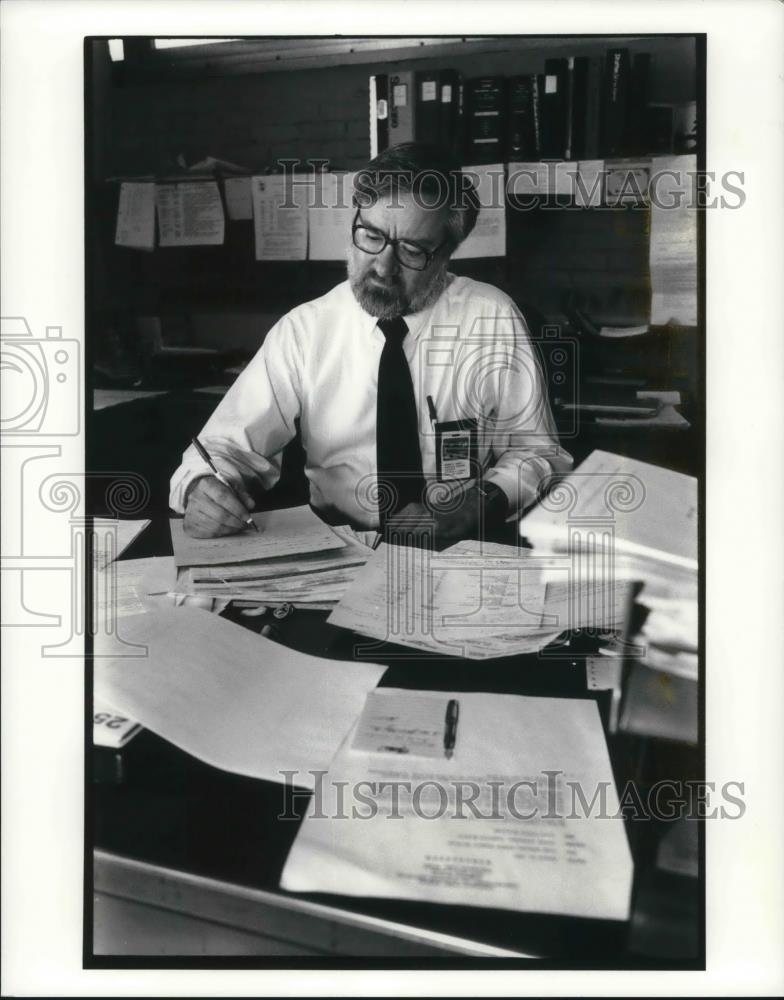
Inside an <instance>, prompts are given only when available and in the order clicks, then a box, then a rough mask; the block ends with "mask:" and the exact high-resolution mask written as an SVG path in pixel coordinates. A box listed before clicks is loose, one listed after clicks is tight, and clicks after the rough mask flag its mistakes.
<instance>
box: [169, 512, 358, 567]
mask: <svg viewBox="0 0 784 1000" xmlns="http://www.w3.org/2000/svg"><path fill="white" fill-rule="evenodd" d="M251 516H252V517H253V521H254V523H255V524H256V525H257V527H258V529H259V530H258V532H256V531H254V530H253V529H252V528H248V529H247V530H245V531H243V532H240V534H238V535H224V536H223V537H222V538H192V537H191V536H190V535H186V534H185V530H184V528H183V523H182V521H181V520H180V519H178V518H172V519H171V521H170V525H171V536H172V546H173V547H174V561H175V563H176V564H177V565H178V566H211V565H215V564H216V563H238V562H247V561H249V560H251V559H271V558H274V557H277V556H291V555H296V554H297V553H300V552H323V551H324V550H326V549H340V548H343V546H344V545H345V544H346V543H345V542H344V541H343V540H342V539H340V538H338V536H337V535H336V534H335V533H334V532H333V531H332V530H331V529H330V527H329V525H327V524H324V522H323V521H321V520H320V519H319V518H318V517H317V516H316V515H315V514H314V513H313V511H312V510H311V509H310V507H307V506H302V507H291V508H289V509H288V510H268V511H263V512H262V513H260V514H253V515H251Z"/></svg>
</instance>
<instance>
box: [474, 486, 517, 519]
mask: <svg viewBox="0 0 784 1000" xmlns="http://www.w3.org/2000/svg"><path fill="white" fill-rule="evenodd" d="M476 488H477V491H478V492H479V494H480V496H482V497H483V505H484V510H485V514H486V515H489V516H491V517H506V515H507V513H508V511H509V500H508V499H507V496H506V493H504V491H503V490H502V489H501V487H500V486H496V484H495V483H477V486H476Z"/></svg>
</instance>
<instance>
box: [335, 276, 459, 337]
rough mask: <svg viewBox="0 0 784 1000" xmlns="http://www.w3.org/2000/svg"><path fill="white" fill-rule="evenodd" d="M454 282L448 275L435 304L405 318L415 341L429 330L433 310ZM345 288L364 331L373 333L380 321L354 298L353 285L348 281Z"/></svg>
mask: <svg viewBox="0 0 784 1000" xmlns="http://www.w3.org/2000/svg"><path fill="white" fill-rule="evenodd" d="M453 280H454V275H453V274H448V275H447V281H446V285H445V286H444V290H443V291H442V292H441V294H440V295H439V297H438V298H437V299H436V300H435V302H433V303H431V304H430V305H429V306H427V308H425V309H420V310H419V312H415V313H408V314H407V315H406V316H404V317H403V319H404V320H405V321H406V325H407V326H408V332H409V334H410V335H411V336H412V337H413V338H414V339H417V338H418V337H419V336H420V334H421V333H422V331H423V330H426V329H427V328H428V325H429V320H430V317H431V315H432V314H433V310H434V309H435V308H436V306H437V305H438V303H439V302H441V300H442V299H443V297H444V296H445V295H446V294H447V292H448V291H449V286H450V285H451V284H452V281H453ZM345 288H346V294H347V295H348V297H349V298H350V299H351V302H352V303H353V305H354V309H355V310H356V313H357V316H358V317H359V319H360V322H361V324H362V328H363V330H367V331H368V333H370V332H372V331H373V330H375V329H376V327H377V326H378V319H377V318H376V317H375V316H371V315H370V313H367V312H365V310H364V309H363V308H362V306H361V305H360V304H359V303H358V302H357V300H356V299H355V298H354V293H353V292H352V291H351V285H350V283H349V282H348V281H346V283H345ZM378 334H379V336H383V334H382V333H381V331H380V330H379V331H378Z"/></svg>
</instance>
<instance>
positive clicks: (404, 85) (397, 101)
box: [389, 70, 415, 146]
mask: <svg viewBox="0 0 784 1000" xmlns="http://www.w3.org/2000/svg"><path fill="white" fill-rule="evenodd" d="M414 97H415V93H414V73H413V71H411V70H403V71H401V72H399V73H392V74H391V75H390V77H389V145H390V146H396V145H397V144H398V143H400V142H413V141H414Z"/></svg>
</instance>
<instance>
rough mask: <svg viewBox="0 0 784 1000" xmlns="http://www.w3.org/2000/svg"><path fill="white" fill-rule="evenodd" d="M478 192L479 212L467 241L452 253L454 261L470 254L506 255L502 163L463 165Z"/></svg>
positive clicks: (474, 255)
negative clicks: (479, 165) (474, 165)
mask: <svg viewBox="0 0 784 1000" xmlns="http://www.w3.org/2000/svg"><path fill="white" fill-rule="evenodd" d="M463 172H464V173H466V174H468V175H469V177H471V178H472V180H473V182H474V185H475V186H476V190H477V193H478V195H479V203H480V205H481V211H480V213H479V218H478V219H477V222H476V226H475V227H474V230H473V232H472V233H471V234H470V236H469V237H468V239H467V240H465V241H464V242H463V243H461V244H460V246H459V247H458V248H457V250H456V251H455V252H454V254H453V255H452V256H453V258H454V259H455V260H461V259H467V258H470V257H503V256H504V255H505V254H506V188H505V173H504V165H503V163H493V164H488V165H487V166H481V167H464V168H463Z"/></svg>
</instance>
